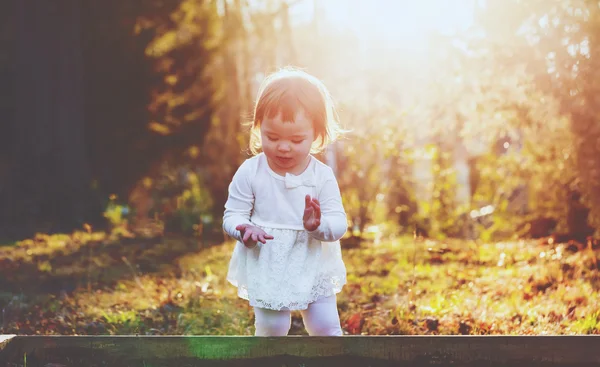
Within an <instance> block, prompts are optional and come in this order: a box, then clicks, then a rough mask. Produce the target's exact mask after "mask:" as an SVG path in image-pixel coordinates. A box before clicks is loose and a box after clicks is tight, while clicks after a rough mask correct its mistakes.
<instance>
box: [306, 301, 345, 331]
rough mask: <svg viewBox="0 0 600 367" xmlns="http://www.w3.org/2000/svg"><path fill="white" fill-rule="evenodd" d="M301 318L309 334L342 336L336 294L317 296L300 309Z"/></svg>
mask: <svg viewBox="0 0 600 367" xmlns="http://www.w3.org/2000/svg"><path fill="white" fill-rule="evenodd" d="M301 313H302V319H303V321H304V326H305V327H306V331H307V332H308V335H310V336H342V335H343V333H342V327H341V326H340V315H339V314H338V309H337V300H336V296H335V295H333V296H329V297H324V298H319V299H318V300H316V301H315V302H313V303H311V304H309V305H308V308H307V309H306V310H302V311H301Z"/></svg>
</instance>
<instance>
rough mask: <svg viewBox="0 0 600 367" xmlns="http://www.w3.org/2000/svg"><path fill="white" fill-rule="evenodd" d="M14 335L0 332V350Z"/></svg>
mask: <svg viewBox="0 0 600 367" xmlns="http://www.w3.org/2000/svg"><path fill="white" fill-rule="evenodd" d="M15 336H16V335H14V334H8V335H1V334H0V351H2V349H4V347H5V346H6V345H7V344H8V342H9V341H10V340H11V339H12V338H14V337H15Z"/></svg>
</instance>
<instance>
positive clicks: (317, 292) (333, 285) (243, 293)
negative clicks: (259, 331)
mask: <svg viewBox="0 0 600 367" xmlns="http://www.w3.org/2000/svg"><path fill="white" fill-rule="evenodd" d="M327 279H328V278H323V279H322V280H321V281H320V282H318V283H317V284H315V286H313V288H312V290H311V292H310V295H309V296H308V297H304V298H303V299H299V300H285V301H283V300H264V299H260V298H255V297H250V295H249V293H248V287H247V286H245V285H243V284H237V282H235V281H234V280H232V279H228V281H229V282H230V283H231V284H233V285H234V286H236V287H237V288H238V292H237V293H238V297H240V298H243V299H245V300H247V301H249V303H250V306H253V307H259V308H265V309H269V310H276V311H281V310H283V309H288V310H290V311H300V310H306V309H307V308H308V305H309V304H311V303H313V302H315V301H316V300H317V299H319V298H320V297H329V296H332V295H334V294H337V293H340V292H341V291H342V288H343V286H344V285H345V284H346V277H345V276H342V277H340V276H332V277H329V279H330V280H329V281H328V280H327Z"/></svg>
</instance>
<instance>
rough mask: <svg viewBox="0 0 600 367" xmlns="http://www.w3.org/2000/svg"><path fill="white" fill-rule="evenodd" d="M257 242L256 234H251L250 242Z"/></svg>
mask: <svg viewBox="0 0 600 367" xmlns="http://www.w3.org/2000/svg"><path fill="white" fill-rule="evenodd" d="M257 240H258V236H257V235H256V233H252V241H254V242H256V241H257Z"/></svg>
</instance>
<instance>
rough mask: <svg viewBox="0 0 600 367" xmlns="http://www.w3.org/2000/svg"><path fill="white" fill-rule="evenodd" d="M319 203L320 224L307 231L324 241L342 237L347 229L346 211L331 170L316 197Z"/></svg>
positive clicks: (332, 240)
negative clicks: (329, 175)
mask: <svg viewBox="0 0 600 367" xmlns="http://www.w3.org/2000/svg"><path fill="white" fill-rule="evenodd" d="M317 199H318V200H319V203H320V204H321V224H320V225H319V227H318V228H317V229H316V230H314V231H309V232H308V233H309V234H310V235H311V236H313V237H314V238H316V239H319V240H321V241H324V242H334V241H337V240H339V239H340V238H342V236H344V234H345V233H346V230H347V229H348V221H347V219H346V212H345V211H344V206H343V205H342V195H341V194H340V188H339V186H338V183H337V180H336V179H335V176H334V175H333V171H331V178H328V179H327V180H326V181H325V183H324V184H323V187H322V188H321V191H320V192H319V195H318V197H317Z"/></svg>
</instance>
